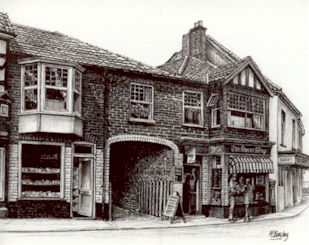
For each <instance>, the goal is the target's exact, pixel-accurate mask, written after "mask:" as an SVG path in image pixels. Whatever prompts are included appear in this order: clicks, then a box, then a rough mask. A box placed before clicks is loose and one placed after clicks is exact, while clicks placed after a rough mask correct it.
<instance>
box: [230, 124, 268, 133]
mask: <svg viewBox="0 0 309 245" xmlns="http://www.w3.org/2000/svg"><path fill="white" fill-rule="evenodd" d="M228 127H229V128H235V129H243V130H251V131H258V132H266V130H265V129H257V128H242V127H237V126H231V125H229V126H228Z"/></svg>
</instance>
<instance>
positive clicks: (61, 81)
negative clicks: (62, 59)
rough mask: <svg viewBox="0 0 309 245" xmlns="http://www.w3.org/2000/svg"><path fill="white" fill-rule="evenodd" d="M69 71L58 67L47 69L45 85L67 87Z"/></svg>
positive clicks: (47, 67)
mask: <svg viewBox="0 0 309 245" xmlns="http://www.w3.org/2000/svg"><path fill="white" fill-rule="evenodd" d="M67 83H68V69H65V68H57V67H49V66H46V67H45V85H47V86H56V87H67Z"/></svg>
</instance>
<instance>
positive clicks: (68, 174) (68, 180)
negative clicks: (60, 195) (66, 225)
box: [63, 147, 72, 202]
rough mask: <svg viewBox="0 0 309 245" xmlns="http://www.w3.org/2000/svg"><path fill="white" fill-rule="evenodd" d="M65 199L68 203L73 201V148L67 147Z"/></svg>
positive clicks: (65, 156)
mask: <svg viewBox="0 0 309 245" xmlns="http://www.w3.org/2000/svg"><path fill="white" fill-rule="evenodd" d="M63 169H64V173H63V175H64V199H65V200H66V201H67V202H70V201H71V190H72V181H71V178H72V148H71V147H65V155H64V168H63Z"/></svg>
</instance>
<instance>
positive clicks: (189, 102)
mask: <svg viewBox="0 0 309 245" xmlns="http://www.w3.org/2000/svg"><path fill="white" fill-rule="evenodd" d="M183 113H184V114H183V123H184V124H185V125H192V126H202V125H203V97H202V93H201V92H193V91H184V93H183Z"/></svg>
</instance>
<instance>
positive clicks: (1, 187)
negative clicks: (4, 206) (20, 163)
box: [0, 147, 6, 201]
mask: <svg viewBox="0 0 309 245" xmlns="http://www.w3.org/2000/svg"><path fill="white" fill-rule="evenodd" d="M5 161H6V157H5V148H3V147H0V178H1V179H0V201H4V200H5V164H6V162H5Z"/></svg>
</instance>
